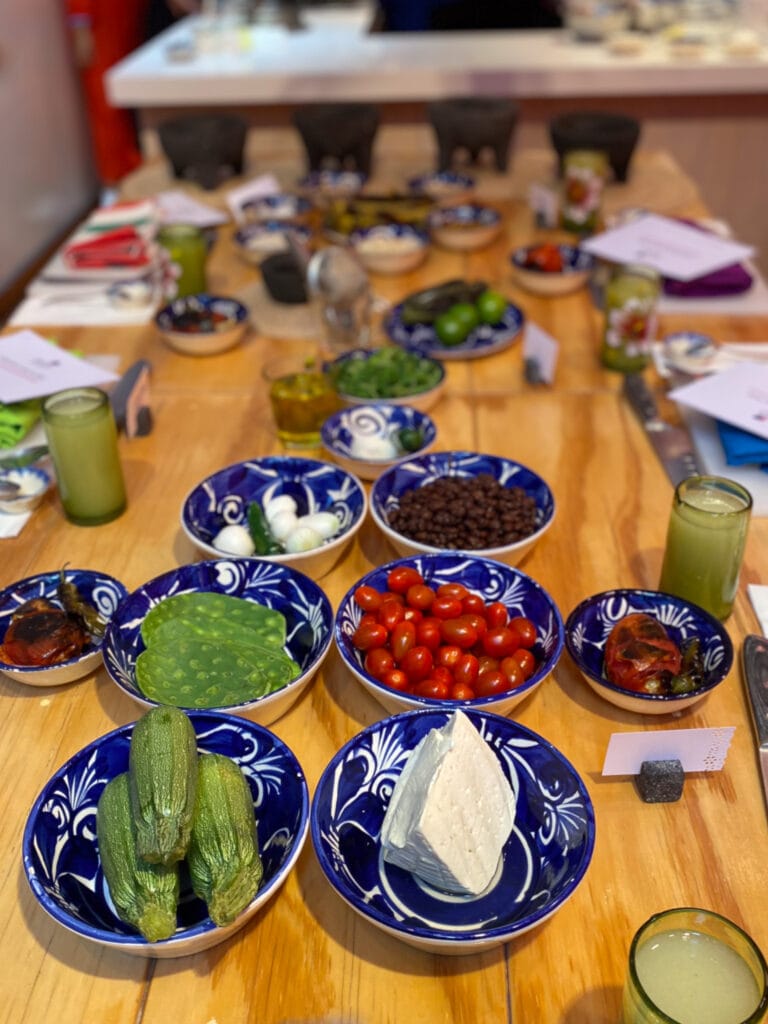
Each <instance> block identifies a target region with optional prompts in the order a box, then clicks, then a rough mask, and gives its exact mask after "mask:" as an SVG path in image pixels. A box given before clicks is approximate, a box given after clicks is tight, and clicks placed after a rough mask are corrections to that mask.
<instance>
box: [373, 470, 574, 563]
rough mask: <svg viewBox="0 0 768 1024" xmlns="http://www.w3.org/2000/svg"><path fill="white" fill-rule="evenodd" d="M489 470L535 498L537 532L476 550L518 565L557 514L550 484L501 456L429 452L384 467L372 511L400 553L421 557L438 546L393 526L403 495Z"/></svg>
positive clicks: (374, 518)
mask: <svg viewBox="0 0 768 1024" xmlns="http://www.w3.org/2000/svg"><path fill="white" fill-rule="evenodd" d="M481 473H487V474H490V475H491V476H492V477H493V478H494V479H495V480H498V481H499V483H501V484H503V485H504V487H521V488H522V489H523V490H524V491H525V492H526V494H528V495H529V496H530V497H532V498H533V499H534V500H535V502H536V525H535V529H534V531H533V533H531V534H530V535H529V536H528V537H524V538H523V539H522V540H518V541H514V542H513V543H511V544H506V545H505V546H503V547H499V548H485V549H482V550H478V551H472V552H471V553H472V554H476V555H483V556H484V557H485V558H497V559H499V560H500V561H502V562H506V563H507V564H508V565H517V563H518V562H520V561H521V560H522V559H523V558H524V557H525V556H526V555H527V554H528V552H529V551H530V550H531V548H532V547H533V546H534V544H536V542H537V541H538V540H540V538H541V537H542V536H543V535H544V534H545V533H546V531H547V530H548V529H549V528H550V526H551V525H552V523H553V521H554V518H555V498H554V495H553V494H552V491H551V490H550V489H549V486H548V484H546V483H545V481H544V480H543V479H542V478H541V477H540V476H539V475H538V473H534V471H533V470H532V469H528V467H527V466H524V465H522V463H520V462H514V461H513V460H512V459H504V458H502V457H501V456H499V455H481V454H478V453H477V452H463V451H451V452H431V453H428V454H426V455H417V456H415V457H414V458H411V459H408V460H407V461H406V462H400V463H398V464H397V465H396V466H392V468H391V469H388V470H385V472H383V473H382V474H381V476H380V477H379V478H378V480H377V481H376V483H375V484H374V485H373V488H372V490H371V499H370V500H371V515H372V517H373V520H374V522H375V523H376V525H377V526H378V527H379V529H380V530H381V532H382V533H383V534H384V536H385V537H386V538H387V539H388V540H389V542H390V543H391V544H392V546H393V547H394V548H395V550H396V551H397V553H398V554H399V555H403V556H406V555H417V554H421V553H424V552H437V551H439V550H440V549H439V548H436V547H433V546H432V545H429V544H422V543H420V542H419V541H416V540H413V539H411V538H410V537H406V536H405V534H403V533H398V532H397V531H396V530H394V529H393V528H392V527H391V526H390V525H389V517H390V515H391V514H392V512H393V511H394V510H395V509H396V508H399V506H400V499H401V498H402V496H403V495H404V494H405V493H406V492H407V491H412V490H414V489H415V488H416V487H421V486H423V485H424V484H428V483H432V482H433V481H434V480H438V479H439V478H440V477H444V476H456V477H474V476H479V475H480V474H481Z"/></svg>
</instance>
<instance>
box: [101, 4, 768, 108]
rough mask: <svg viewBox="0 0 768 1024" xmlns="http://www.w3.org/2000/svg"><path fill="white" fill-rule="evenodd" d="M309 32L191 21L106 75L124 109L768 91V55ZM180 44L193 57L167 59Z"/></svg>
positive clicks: (523, 36)
mask: <svg viewBox="0 0 768 1024" xmlns="http://www.w3.org/2000/svg"><path fill="white" fill-rule="evenodd" d="M307 21H308V23H309V27H308V28H307V29H305V30H302V31H289V30H288V29H286V28H284V27H282V26H279V25H254V26H248V27H246V28H241V29H240V30H237V31H235V32H229V33H226V34H225V35H224V36H223V37H221V36H220V37H218V38H217V37H216V36H215V35H212V34H211V33H210V32H208V33H207V34H206V32H205V25H204V23H203V21H202V19H201V18H187V19H185V20H184V21H182V22H179V23H178V24H176V25H174V26H173V27H172V28H170V29H168V30H167V31H166V32H164V33H162V34H161V35H159V36H158V37H156V38H155V39H154V40H151V41H150V42H149V43H147V44H145V45H144V46H143V47H141V48H140V49H139V50H137V51H135V52H134V53H133V54H131V55H130V56H129V57H127V58H126V59H125V60H123V61H121V62H120V63H119V64H117V65H116V66H115V67H114V68H112V69H111V71H109V72H108V74H107V91H108V95H109V98H110V100H111V101H112V102H113V103H115V104H116V105H118V106H130V107H157V106H204V105H253V104H271V103H275V104H279V103H297V102H302V103H303V102H310V101H313V100H318V99H322V100H325V101H336V100H349V99H355V100H365V101H371V102H399V101H409V100H428V99H436V98H440V97H446V96H453V95H505V96H512V97H517V98H554V97H572V96H617V95H620V96H659V95H661V96H664V95H670V96H671V95H678V96H679V95H689V96H690V95H697V94H702V93H719V94H725V93H731V94H734V93H768V54H767V53H766V50H765V48H764V49H763V50H762V52H761V53H760V55H759V56H756V57H749V58H736V57H732V56H728V55H726V54H725V52H724V51H723V50H722V49H716V48H714V47H713V48H711V50H710V52H708V53H707V54H705V55H704V56H702V57H699V58H687V59H684V58H679V57H673V56H671V55H670V53H669V50H668V47H667V45H666V43H665V42H664V41H663V40H662V39H661V38H651V37H648V38H647V39H645V40H644V49H643V51H642V52H641V53H639V54H637V55H633V56H617V55H615V54H612V53H610V52H609V51H608V49H607V47H606V46H604V45H602V44H598V43H583V42H577V41H575V40H574V39H573V38H572V37H571V36H570V34H569V33H568V32H567V31H566V30H552V31H525V32H503V31H495V32H472V33H453V32H444V33H440V32H420V33H373V34H370V33H368V32H367V26H368V24H369V18H368V16H367V12H366V10H365V8H364V7H363V8H361V9H358V10H356V11H355V12H354V13H353V12H351V11H348V10H344V11H343V12H339V11H334V9H333V8H329V9H317V10H316V11H314V12H312V13H311V14H309V15H308V16H307ZM179 43H181V44H184V45H186V46H187V48H188V50H190V51H191V50H192V49H194V54H193V55H192V56H190V57H188V59H185V60H178V59H176V60H172V59H170V58H169V47H170V48H171V50H173V45H174V44H179Z"/></svg>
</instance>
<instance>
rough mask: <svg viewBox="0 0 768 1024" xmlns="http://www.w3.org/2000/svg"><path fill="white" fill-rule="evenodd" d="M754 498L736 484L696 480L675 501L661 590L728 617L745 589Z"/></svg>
mask: <svg viewBox="0 0 768 1024" xmlns="http://www.w3.org/2000/svg"><path fill="white" fill-rule="evenodd" d="M751 510H752V495H751V494H750V493H749V491H748V490H747V489H746V488H745V487H742V486H741V484H738V483H736V482H735V481H734V480H727V479H726V478H725V477H719V476H692V477H688V478H687V479H686V480H683V481H681V482H680V483H679V484H678V485H677V487H676V489H675V494H674V497H673V499H672V512H671V514H670V518H669V528H668V530H667V544H666V548H665V550H664V563H663V565H662V568H661V579H660V581H659V590H663V591H666V592H667V593H669V594H675V595H677V596H678V597H682V598H684V599H685V600H686V601H691V602H693V603H694V604H697V605H699V606H700V607H701V608H704V609H705V610H706V611H708V612H710V614H712V615H714V616H715V618H717V619H720V620H721V621H723V620H725V619H727V618H728V616H729V615H730V614H731V611H732V610H733V602H734V599H735V597H736V590H737V588H738V584H739V572H740V571H741V561H742V558H743V556H744V545H745V544H746V540H747V529H748V527H749V517H750V513H751Z"/></svg>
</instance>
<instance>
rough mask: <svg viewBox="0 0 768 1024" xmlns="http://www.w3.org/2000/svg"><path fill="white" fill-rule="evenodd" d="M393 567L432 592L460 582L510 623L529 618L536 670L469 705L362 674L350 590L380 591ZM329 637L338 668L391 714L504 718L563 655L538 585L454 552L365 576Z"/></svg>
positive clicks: (357, 615) (555, 618)
mask: <svg viewBox="0 0 768 1024" xmlns="http://www.w3.org/2000/svg"><path fill="white" fill-rule="evenodd" d="M399 566H412V567H413V568H414V569H416V570H417V571H418V572H420V573H421V575H422V576H423V577H424V581H425V583H426V584H427V585H428V586H430V587H433V588H437V587H438V586H440V585H441V584H443V583H462V584H463V585H464V586H465V587H467V588H468V589H469V590H470V591H472V593H474V594H479V595H480V596H481V597H482V598H483V600H484V601H485V603H486V604H490V603H491V602H493V601H501V603H502V604H504V605H506V608H507V611H508V613H509V616H510V618H514V617H516V616H523V617H524V618H527V619H530V620H531V621H532V622H533V624H534V625H535V627H536V643H535V644H534V645H533V648H532V653H533V654H534V655H535V657H536V661H537V668H536V671H535V672H534V673H533V674H532V675H531V676H530V677H529V678H528V679H526V680H525V682H524V683H521V684H520V686H516V687H515V688H514V689H513V690H507V691H505V692H504V693H497V694H495V695H494V696H492V697H475V698H474V699H473V700H439V699H437V698H434V697H419V696H417V695H415V694H411V693H403V692H400V691H398V690H393V689H392V688H391V687H389V686H387V685H386V684H385V683H383V682H381V681H380V680H379V679H376V678H375V677H374V676H372V675H371V674H370V673H369V672H367V671H366V669H365V666H364V657H365V655H364V653H363V652H361V651H358V650H357V648H356V647H355V646H354V644H353V643H352V636H353V634H354V632H355V630H356V629H357V627H358V626H359V625H360V620H361V619H362V617H363V614H364V612H363V609H362V608H361V607H360V606H359V605H358V603H357V601H356V600H355V591H356V590H357V588H358V587H360V586H366V587H373V589H374V590H378V591H380V592H384V591H385V590H386V589H387V583H386V581H387V575H388V573H389V572H390V570H392V569H394V568H397V567H399ZM333 635H334V640H335V642H336V647H337V648H338V651H339V653H340V655H341V658H342V661H343V662H344V664H345V665H346V666H347V668H348V669H349V670H350V671H351V672H352V674H353V675H354V676H355V677H356V678H357V679H358V680H359V681H360V682H361V683H362V684H363V686H364V687H365V689H366V690H367V691H368V692H369V693H370V695H371V696H372V697H373V698H375V700H377V701H378V702H379V703H380V704H381V705H382V707H384V708H385V709H386V710H387V711H389V712H390V713H392V714H395V713H397V712H399V711H409V710H412V709H414V708H438V707H439V708H448V709H452V710H456V709H457V708H462V709H466V708H474V709H480V710H484V711H493V712H495V713H496V714H497V715H507V714H509V712H510V711H512V709H513V708H515V707H516V706H517V705H518V704H519V703H520V702H521V701H523V700H525V698H526V697H529V696H530V695H531V694H532V693H533V691H534V690H536V689H537V688H538V687H539V686H540V685H541V684H542V683H543V682H544V680H545V679H546V678H547V676H548V675H549V674H550V673H551V672H552V670H553V669H554V667H555V665H556V664H557V662H558V661H559V659H560V655H561V654H562V651H563V619H562V616H561V615H560V611H559V610H558V607H557V605H556V604H555V602H554V600H553V599H552V597H551V596H550V595H549V594H548V593H547V591H546V590H545V589H544V588H543V587H542V586H541V584H539V583H537V582H536V580H534V579H532V578H531V577H530V576H527V575H526V574H525V573H524V572H521V571H520V570H519V569H515V568H513V567H512V566H509V565H504V564H503V563H501V562H494V561H491V559H489V558H478V557H476V556H473V555H465V554H461V553H458V552H457V553H453V552H443V553H441V554H427V555H418V556H415V557H412V558H402V559H399V560H398V561H396V562H389V563H388V564H387V565H382V566H379V567H378V568H376V569H373V570H372V571H371V572H369V573H366V575H365V576H363V577H362V578H361V579H359V580H358V581H357V583H355V585H354V586H353V587H351V588H350V589H349V590H348V591H347V593H346V594H345V595H344V597H343V598H342V599H341V601H340V603H339V607H338V610H337V612H336V619H335V622H334V627H333Z"/></svg>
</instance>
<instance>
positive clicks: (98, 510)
mask: <svg viewBox="0 0 768 1024" xmlns="http://www.w3.org/2000/svg"><path fill="white" fill-rule="evenodd" d="M43 425H44V427H45V434H46V437H47V439H48V447H49V449H50V453H51V459H52V460H53V466H54V470H55V472H56V482H57V484H58V487H59V496H60V498H61V503H62V505H63V506H64V512H65V514H66V516H67V519H69V520H70V521H71V522H73V523H77V524H78V525H79V526H96V525H98V524H99V523H108V522H109V521H110V520H112V519H116V518H117V516H119V515H120V514H121V513H122V512H123V511H124V509H125V505H126V497H125V483H124V481H123V470H122V467H121V465H120V455H119V453H118V450H117V428H116V426H115V419H114V416H113V415H112V408H111V406H110V404H109V398H108V397H107V395H106V394H105V393H104V392H103V391H101V390H99V388H71V389H70V390H68V391H58V392H57V393H56V394H53V395H49V397H48V398H46V399H45V401H44V402H43Z"/></svg>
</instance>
